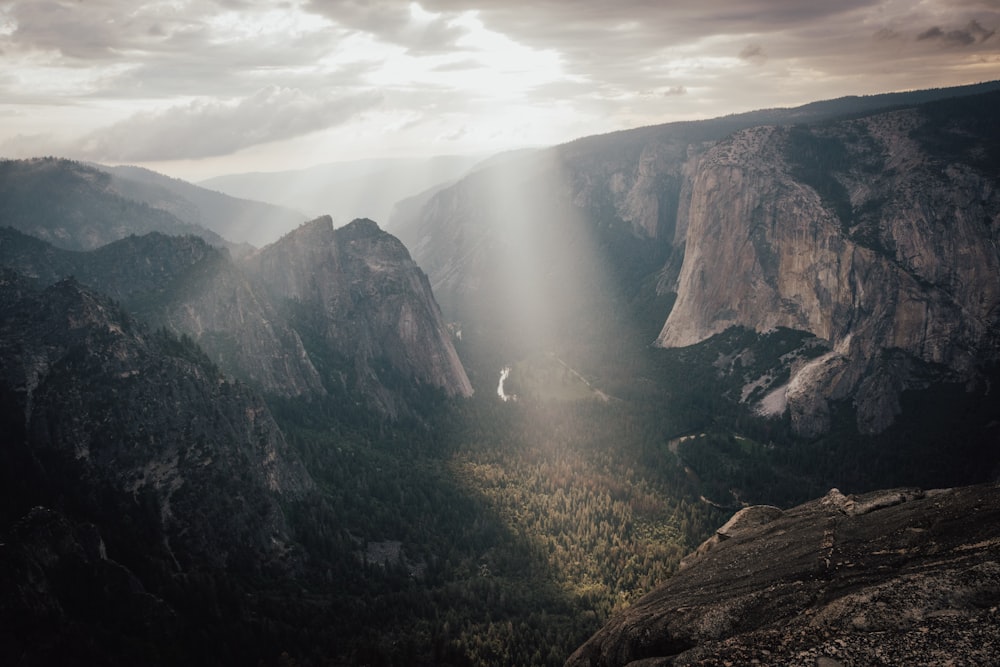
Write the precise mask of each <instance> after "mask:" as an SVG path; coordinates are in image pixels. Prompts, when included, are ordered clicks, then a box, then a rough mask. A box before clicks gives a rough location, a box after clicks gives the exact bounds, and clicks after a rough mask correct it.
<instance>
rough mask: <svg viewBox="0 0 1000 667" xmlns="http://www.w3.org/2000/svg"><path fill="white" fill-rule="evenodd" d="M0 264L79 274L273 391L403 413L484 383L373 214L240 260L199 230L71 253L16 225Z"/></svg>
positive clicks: (57, 276)
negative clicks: (432, 393) (346, 398)
mask: <svg viewBox="0 0 1000 667" xmlns="http://www.w3.org/2000/svg"><path fill="white" fill-rule="evenodd" d="M0 263H2V264H3V265H4V266H7V267H10V268H13V269H16V270H18V271H21V272H22V273H24V274H25V275H27V276H30V277H32V278H35V279H37V280H39V281H41V282H42V283H43V284H48V283H51V282H54V281H57V280H61V279H63V278H66V277H68V276H74V277H75V278H76V279H78V280H80V281H81V282H83V283H85V284H87V285H90V286H91V287H93V288H94V289H97V290H99V291H101V292H102V293H104V294H107V295H108V296H110V297H112V298H114V299H116V300H118V301H119V302H120V303H121V304H122V305H123V306H124V307H125V308H127V309H128V310H129V311H131V312H133V313H135V314H136V315H138V316H139V317H141V318H142V319H143V320H144V321H145V322H147V323H148V324H149V325H150V326H153V327H165V328H166V329H168V330H169V331H172V332H174V333H176V334H177V335H181V334H184V335H187V336H190V337H191V339H192V340H193V341H195V342H197V344H198V345H199V346H201V347H202V348H203V349H204V350H205V351H206V353H207V354H208V355H209V357H210V358H211V359H212V360H213V362H214V363H217V364H218V365H219V366H220V368H221V369H222V370H223V371H224V372H226V373H227V374H229V375H232V376H234V377H237V378H240V379H242V380H244V381H246V382H248V383H250V384H252V385H254V386H255V387H257V388H258V389H259V390H261V391H264V392H266V393H268V394H274V395H277V396H285V397H294V396H323V395H326V394H327V393H333V394H336V395H344V394H345V393H346V394H350V395H351V396H355V397H366V398H367V400H368V401H370V402H371V404H372V405H373V406H376V407H377V408H378V409H380V410H382V411H384V412H386V413H388V414H392V415H397V414H399V413H400V412H405V411H406V408H405V405H406V404H407V400H419V399H418V398H417V394H416V393H414V392H418V390H417V389H416V388H417V387H433V388H436V389H440V390H442V391H443V392H444V393H445V394H448V395H458V396H468V395H470V394H471V391H472V390H471V386H470V384H469V381H468V378H467V377H466V374H465V371H464V369H463V367H462V363H461V361H460V360H459V358H458V355H457V354H456V352H455V348H454V346H453V344H452V340H451V334H450V332H449V331H448V329H447V327H446V326H445V324H444V322H443V321H442V319H441V315H440V311H439V310H438V307H437V304H436V302H435V301H434V296H433V294H432V293H431V291H430V287H429V285H428V284H427V279H426V276H424V274H423V273H422V272H421V271H420V269H419V268H418V267H417V266H416V264H414V263H413V261H412V260H411V259H410V257H409V254H408V252H407V251H406V248H404V247H403V245H402V244H401V243H400V242H399V241H398V240H397V239H396V238H395V237H393V236H391V235H389V234H387V233H385V232H383V231H381V230H380V229H379V228H378V226H377V225H376V224H375V223H374V222H371V221H369V220H358V221H355V222H353V223H351V224H350V225H347V226H346V227H343V228H341V229H338V230H334V229H333V225H332V222H331V220H330V218H328V217H325V218H318V219H317V220H314V221H313V222H311V223H308V224H305V225H302V226H301V227H299V228H298V229H296V230H295V231H293V232H290V233H289V234H287V235H286V236H284V237H283V238H282V239H281V240H279V241H277V242H275V243H274V244H271V245H269V246H266V247H265V248H263V249H261V250H260V251H257V252H256V253H254V254H252V255H250V256H248V257H246V258H245V259H243V260H239V261H234V260H232V259H231V258H230V256H229V255H228V253H227V252H226V251H225V250H222V249H219V248H215V247H213V246H210V245H208V244H207V243H205V242H204V241H203V240H202V239H200V238H197V237H191V236H188V237H170V236H164V235H162V234H157V233H153V234H148V235H146V236H131V237H128V238H125V239H122V240H120V241H116V242H114V243H110V244H108V245H106V246H103V247H101V248H98V249H96V250H93V251H90V252H71V251H65V250H61V249H58V248H53V247H51V246H49V245H47V244H45V243H44V242H41V241H39V240H37V239H34V238H31V237H28V236H25V235H23V234H20V233H19V232H16V231H15V230H11V229H5V230H0ZM403 394H412V395H410V396H409V399H406V398H403ZM352 400H353V399H352Z"/></svg>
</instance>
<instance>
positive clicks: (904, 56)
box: [0, 0, 1000, 176]
mask: <svg viewBox="0 0 1000 667" xmlns="http://www.w3.org/2000/svg"><path fill="white" fill-rule="evenodd" d="M998 28H1000V1H998V0H927V1H923V2H897V1H894V0H841V1H839V2H825V1H824V2H819V1H815V2H809V1H800V2H788V1H787V0H719V1H716V2H705V1H704V0H672V1H671V2H669V3H668V2H661V1H658V0H619V1H617V2H608V1H598V0H536V1H534V2H531V3H523V4H522V3H516V2H509V1H503V0H472V1H467V0H424V1H423V2H421V3H419V4H418V3H407V2H392V1H381V2H380V1H378V0H374V1H365V0H288V1H286V2H283V3H272V2H254V1H253V0H215V1H212V0H194V1H189V2H184V1H179V2H165V1H150V2H142V1H138V2H137V1H136V0H86V1H85V2H80V1H77V0H0V120H2V122H0V156H3V157H22V156H27V155H41V154H59V155H67V156H69V157H74V158H80V159H89V160H98V161H109V162H133V163H146V164H150V165H154V166H156V165H159V166H160V167H161V170H163V171H167V172H168V173H176V175H180V176H194V175H200V176H206V175H209V174H211V173H216V172H224V171H248V170H268V169H283V168H290V167H293V166H308V165H309V164H314V163H318V162H330V161H336V160H347V159H355V158H362V157H382V156H396V155H400V156H401V155H420V154H425V155H433V154H444V153H480V152H494V151H499V150H503V149H506V148H514V147H518V146H523V145H540V144H553V143H558V142H561V141H566V140H569V139H572V138H574V137H577V136H581V135H586V134H594V133H599V132H607V131H612V130H617V129H622V128H627V127H635V126H639V125H648V124H654V123H661V122H669V121H672V120H681V119H688V118H708V117H713V116H718V115H723V114H727V113H733V112H739V111H747V110H751V109H757V108H763V107H773V106H791V105H796V104H802V103H806V102H810V101H814V100H818V99H826V98H831V97H838V96H841V95H849V94H872V93H878V92H889V91H896V90H908V89H915V88H927V87H939V86H949V85H959V84H966V83H975V82H979V81H987V80H993V79H997V78H1000V35H998V34H997V29H998ZM199 172H200V173H199Z"/></svg>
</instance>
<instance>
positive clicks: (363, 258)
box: [242, 216, 472, 414]
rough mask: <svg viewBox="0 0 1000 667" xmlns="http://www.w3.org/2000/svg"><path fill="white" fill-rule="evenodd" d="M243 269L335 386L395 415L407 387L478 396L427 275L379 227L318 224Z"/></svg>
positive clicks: (358, 223)
mask: <svg viewBox="0 0 1000 667" xmlns="http://www.w3.org/2000/svg"><path fill="white" fill-rule="evenodd" d="M242 266H243V267H244V270H245V271H246V273H247V275H248V276H250V277H251V279H252V280H254V281H255V283H256V284H257V285H258V286H260V289H261V290H262V291H264V292H266V293H267V294H268V295H269V296H270V298H271V299H272V302H273V303H275V304H276V307H277V308H278V309H279V310H281V312H283V313H284V314H285V316H286V317H287V318H288V319H289V321H290V322H292V323H293V326H295V327H296V328H297V330H299V331H300V332H301V333H302V336H303V338H305V339H307V348H308V350H309V352H310V354H319V355H321V356H322V357H323V362H322V363H321V365H323V367H324V368H325V369H326V377H325V381H326V382H328V383H332V384H340V385H343V386H346V387H352V388H357V389H360V390H361V391H362V392H363V393H365V394H366V395H368V396H370V397H372V398H374V400H375V401H376V402H377V404H378V405H379V406H380V407H381V408H382V409H384V410H385V411H386V412H388V413H390V414H395V413H396V412H397V411H398V409H399V408H400V405H399V404H398V397H395V398H394V397H393V396H392V392H390V391H389V390H388V389H387V386H388V385H392V384H393V383H395V382H397V380H398V379H402V381H404V382H406V383H411V382H415V383H417V384H418V385H424V386H428V387H435V388H438V389H441V390H443V391H444V392H445V393H447V394H449V395H452V396H469V395H471V393H472V387H471V385H470V384H469V380H468V378H467V377H466V374H465V370H464V368H463V367H462V363H461V361H460V360H459V358H458V354H457V353H456V352H455V348H454V346H453V345H452V342H451V336H450V333H449V332H448V329H447V327H446V326H445V324H444V321H443V319H442V317H441V313H440V310H439V309H438V306H437V303H436V302H435V300H434V296H433V294H432V293H431V289H430V284H429V283H428V281H427V277H426V275H424V273H423V272H422V271H421V270H420V268H419V267H417V265H416V264H415V263H414V262H413V261H412V260H411V259H410V255H409V253H408V252H407V250H406V248H405V247H404V246H403V244H402V243H400V242H399V240H398V239H396V238H395V237H394V236H392V235H390V234H387V233H385V232H383V231H382V230H380V229H379V227H378V225H376V224H375V223H374V222H372V221H371V220H367V219H358V220H355V221H354V222H352V223H350V224H348V225H346V226H345V227H342V228H340V229H336V230H335V229H334V228H333V222H332V220H331V219H330V218H329V217H328V216H324V217H320V218H317V219H316V220H313V221H312V222H309V223H306V224H304V225H302V226H301V227H299V228H298V229H296V230H295V231H293V232H290V233H288V234H287V235H285V236H284V237H282V238H281V239H279V240H278V241H276V242H275V243H273V244H271V245H269V246H267V247H265V248H263V249H261V250H260V251H259V252H257V253H254V254H253V255H251V256H249V257H247V258H246V259H245V260H244V261H243V262H242Z"/></svg>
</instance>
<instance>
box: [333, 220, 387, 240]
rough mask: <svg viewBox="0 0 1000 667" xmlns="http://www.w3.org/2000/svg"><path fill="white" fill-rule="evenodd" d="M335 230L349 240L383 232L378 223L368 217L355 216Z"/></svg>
mask: <svg viewBox="0 0 1000 667" xmlns="http://www.w3.org/2000/svg"><path fill="white" fill-rule="evenodd" d="M337 232H338V234H340V235H341V236H343V237H344V238H346V239H349V240H354V239H358V238H366V237H372V236H377V235H379V234H382V233H383V232H382V229H381V228H380V227H379V226H378V223H377V222H375V221H374V220H371V219H370V218H355V219H354V220H352V221H350V222H349V223H347V224H346V225H344V226H343V227H341V228H340V229H338V230H337Z"/></svg>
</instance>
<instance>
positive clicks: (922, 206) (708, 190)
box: [657, 93, 1000, 435]
mask: <svg viewBox="0 0 1000 667" xmlns="http://www.w3.org/2000/svg"><path fill="white" fill-rule="evenodd" d="M998 103H1000V94H998V93H988V94H985V95H982V96H980V97H975V98H963V99H960V100H946V101H940V102H935V103H932V104H928V105H924V106H920V107H916V108H911V109H905V110H899V111H893V112H887V113H881V114H877V115H873V116H867V117H863V118H858V119H853V120H847V121H839V122H830V123H824V124H818V125H812V126H807V127H801V126H796V127H790V128H777V127H763V128H753V129H749V130H744V131H740V132H737V133H735V134H734V135H732V136H730V137H729V138H727V139H725V140H723V141H721V142H719V143H718V144H717V145H715V146H714V147H713V148H712V149H710V150H709V151H707V152H706V153H705V154H704V155H703V156H701V157H700V158H699V160H698V165H697V168H696V172H695V176H694V178H693V179H692V182H691V194H690V200H689V203H688V213H687V221H686V222H687V233H686V235H685V254H684V260H683V264H682V266H681V270H680V275H679V277H678V279H677V283H676V290H677V293H678V297H677V302H676V304H675V306H674V308H673V310H672V311H671V313H670V316H669V318H668V319H667V321H666V323H665V325H664V327H663V330H662V331H661V333H660V335H659V338H658V339H657V344H658V345H662V346H665V347H671V346H685V345H691V344H694V343H697V342H700V341H702V340H705V339H707V338H709V337H711V336H712V335H714V334H718V333H721V332H722V331H725V330H726V329H728V328H729V327H732V326H743V327H747V328H750V329H754V330H756V331H767V330H769V329H773V328H776V327H787V328H792V329H797V330H802V331H808V332H810V333H812V334H814V335H816V336H817V337H819V338H821V339H823V340H824V341H827V342H828V344H829V347H830V351H829V352H827V353H826V354H823V355H821V356H819V357H818V358H816V359H813V360H810V361H808V362H807V363H803V364H801V365H800V366H799V367H798V368H796V369H795V370H794V371H793V373H792V375H791V378H790V380H789V381H788V383H787V384H785V385H783V386H781V387H779V388H777V389H774V390H773V391H774V392H778V393H779V398H783V401H779V404H780V403H781V402H787V405H788V409H789V411H790V413H791V417H792V422H793V426H794V427H795V428H796V430H797V431H798V432H799V433H802V434H805V435H816V434H819V433H822V432H824V431H826V430H827V429H828V428H829V426H830V421H829V420H830V417H829V414H830V408H829V406H828V405H827V401H829V400H830V399H843V398H850V399H851V400H852V401H853V402H854V403H855V404H856V405H857V409H858V415H857V422H858V427H859V429H860V430H861V431H862V432H879V431H882V430H884V429H885V428H886V427H887V426H888V425H889V424H890V423H891V422H892V420H893V419H894V418H895V416H896V415H897V414H898V413H899V411H900V406H899V402H898V401H899V394H900V392H902V391H903V390H905V389H908V388H913V387H920V386H926V384H927V383H928V381H929V379H930V378H931V377H933V376H934V374H935V372H936V374H937V375H938V377H940V378H942V379H944V378H948V379H950V380H952V381H959V382H973V383H975V382H976V377H977V373H976V370H977V366H978V365H981V364H983V363H988V362H993V361H996V360H998V358H1000V252H998V250H997V246H996V240H997V238H998V237H1000V191H997V190H996V188H995V187H994V186H995V184H996V183H998V182H1000V135H998V134H997V132H996V130H995V128H994V127H993V124H992V123H991V121H990V120H989V119H990V118H991V117H992V111H991V110H992V109H993V108H995V106H996V105H997V104H998ZM719 267H726V270H725V271H719V270H718V269H719Z"/></svg>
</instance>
